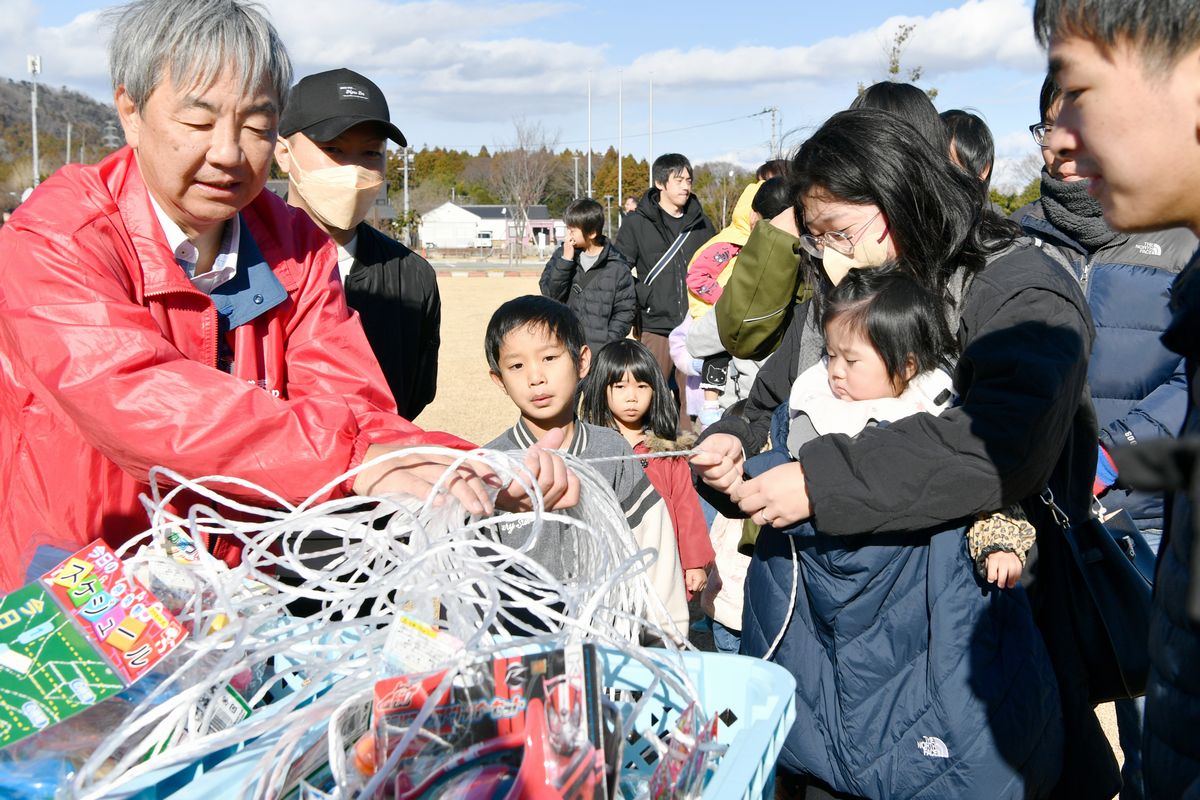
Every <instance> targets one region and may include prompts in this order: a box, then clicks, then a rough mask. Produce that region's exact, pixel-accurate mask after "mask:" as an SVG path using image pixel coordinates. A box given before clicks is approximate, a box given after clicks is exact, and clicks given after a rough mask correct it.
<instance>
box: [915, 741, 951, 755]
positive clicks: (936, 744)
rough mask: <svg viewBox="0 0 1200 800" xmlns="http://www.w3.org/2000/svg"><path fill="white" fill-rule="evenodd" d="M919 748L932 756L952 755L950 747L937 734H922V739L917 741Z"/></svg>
mask: <svg viewBox="0 0 1200 800" xmlns="http://www.w3.org/2000/svg"><path fill="white" fill-rule="evenodd" d="M917 749H918V750H920V751H921V753H922V754H924V755H926V756H929V757H930V758H949V757H950V749H949V748H948V747H946V743H945V742H943V741H942V740H941V739H939V738H937V737H936V736H922V737H921V740H920V741H919V742H917Z"/></svg>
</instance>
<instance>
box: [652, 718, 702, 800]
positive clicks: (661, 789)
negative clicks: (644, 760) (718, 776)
mask: <svg viewBox="0 0 1200 800" xmlns="http://www.w3.org/2000/svg"><path fill="white" fill-rule="evenodd" d="M716 738H717V717H715V716H714V717H713V718H712V719H711V720H708V721H707V722H706V721H705V720H704V718H703V717H701V716H700V710H699V709H698V708H697V707H696V704H695V703H693V704H691V705H690V706H688V707H687V708H686V709H684V712H683V713H682V714H680V715H679V719H678V720H676V722H675V727H674V729H673V730H672V731H671V738H670V741H669V743H668V750H667V755H666V757H665V758H663V759H662V760H661V761H660V762H659V763H658V767H657V768H656V769H655V770H654V773H653V774H652V775H651V776H650V798H651V800H699V798H700V796H701V795H702V794H703V793H704V782H705V778H706V777H707V775H708V770H709V767H710V766H712V763H713V761H714V760H715V756H714V752H715V748H714V747H712V744H713V743H715V742H716Z"/></svg>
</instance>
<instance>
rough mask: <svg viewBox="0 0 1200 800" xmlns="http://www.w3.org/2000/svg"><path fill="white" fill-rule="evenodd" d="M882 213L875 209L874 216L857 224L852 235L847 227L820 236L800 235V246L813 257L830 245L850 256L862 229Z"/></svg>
mask: <svg viewBox="0 0 1200 800" xmlns="http://www.w3.org/2000/svg"><path fill="white" fill-rule="evenodd" d="M882 213H883V211H882V210H881V211H876V212H875V214H874V216H872V217H871V218H870V219H869V220H867V221H866V222H864V223H863V224H862V225H859V226H858V231H857V232H856V233H855V234H853V235H850V234H847V233H846V231H848V230H850V229H849V228H845V229H844V230H840V231H829V232H827V233H822V234H821V235H820V236H813V235H812V234H811V233H805V234H803V235H801V236H800V247H802V248H803V249H804V252H806V253H808V254H809V255H810V256H812V257H813V258H821V257H822V256H823V255H824V254H825V248H826V247H832V248H833V249H834V250H837V251H838V252H839V253H841V254H842V255H844V256H852V255H854V245H855V244H856V243H857V242H858V239H859V237H861V236H862V233H863V231H865V230H866V229H867V226H868V225H870V224H871V223H872V222H874V221H875V218H876V217H878V216H879V215H880V214H882Z"/></svg>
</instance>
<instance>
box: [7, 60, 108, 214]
mask: <svg viewBox="0 0 1200 800" xmlns="http://www.w3.org/2000/svg"><path fill="white" fill-rule="evenodd" d="M30 88H31V84H30V82H29V81H27V80H25V81H14V80H10V79H8V78H0V189H4V190H8V191H20V190H21V189H22V188H24V187H26V186H28V185H30V183H31V179H32V158H33V137H32V134H31V128H32V125H31V122H30V114H29V102H30V97H29V94H30ZM68 120H70V122H71V161H79V160H80V149H81V148H82V154H83V160H84V161H87V162H93V161H98V160H99V159H100V158H101V157H103V156H105V155H107V154H108V153H109V152H111V151H112V150H113V149H115V148H116V147H117V146H119V145H120V144H122V143H123V141H124V138H123V137H122V135H121V129H120V126H119V125H117V114H116V110H115V109H114V108H113V106H112V104H110V103H101V102H97V101H96V100H93V99H92V98H90V97H88V96H87V95H85V94H83V93H82V92H77V91H75V90H74V89H68V88H67V87H65V86H62V87H53V86H47V85H45V84H42V83H39V84H38V151H39V161H40V164H39V166H40V172H41V173H42V177H43V178H44V177H45V176H47V175H49V174H50V173H52V172H54V170H56V169H58V168H59V167H61V166H62V165H63V163H64V162H65V160H66V144H67V121H68ZM106 135H107V141H106Z"/></svg>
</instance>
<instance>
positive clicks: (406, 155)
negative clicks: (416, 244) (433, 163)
mask: <svg viewBox="0 0 1200 800" xmlns="http://www.w3.org/2000/svg"><path fill="white" fill-rule="evenodd" d="M400 157H401V158H403V159H404V243H405V244H406V245H407V244H408V243H409V242H411V241H412V237H411V236H410V235H409V228H410V227H411V226H410V224H409V219H408V164H409V162H410V161H411V160H412V153H410V152H408V145H405V146H404V147H402V148H400Z"/></svg>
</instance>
